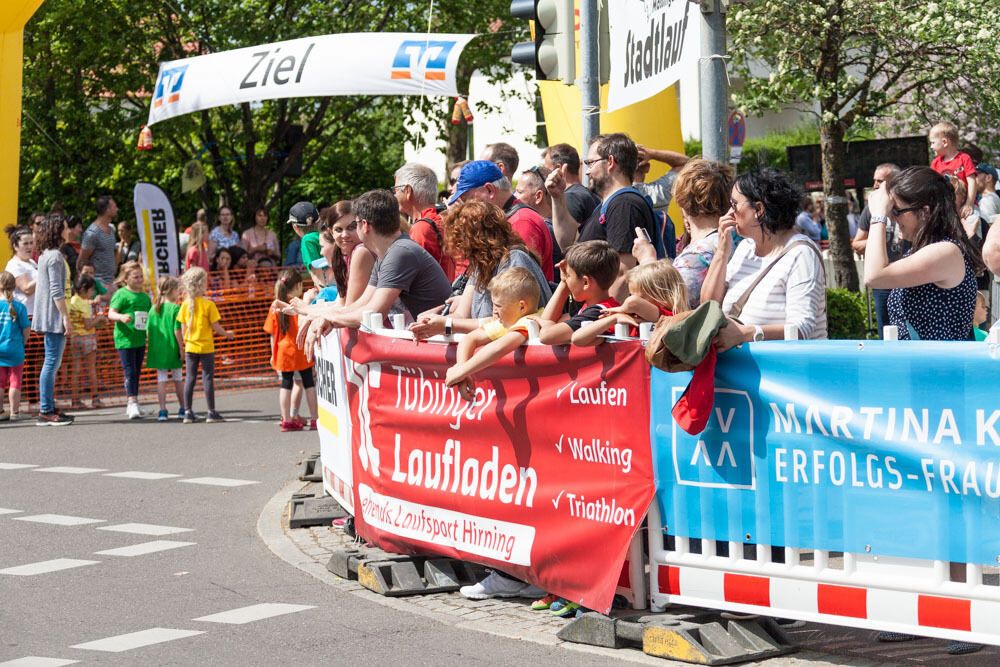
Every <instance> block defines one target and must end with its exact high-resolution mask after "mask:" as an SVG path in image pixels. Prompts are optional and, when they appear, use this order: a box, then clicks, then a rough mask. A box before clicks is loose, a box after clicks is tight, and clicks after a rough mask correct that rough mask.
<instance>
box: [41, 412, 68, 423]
mask: <svg viewBox="0 0 1000 667" xmlns="http://www.w3.org/2000/svg"><path fill="white" fill-rule="evenodd" d="M72 423H73V418H72V417H70V416H69V415H61V414H59V413H58V412H39V413H38V419H37V420H36V421H35V425H36V426H67V425H69V424H72Z"/></svg>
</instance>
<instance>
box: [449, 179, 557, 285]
mask: <svg viewBox="0 0 1000 667" xmlns="http://www.w3.org/2000/svg"><path fill="white" fill-rule="evenodd" d="M468 199H480V200H482V201H485V202H489V203H491V204H494V205H496V206H499V207H500V208H501V209H503V212H504V214H506V216H507V221H508V222H510V226H511V227H513V228H514V231H515V232H517V235H518V236H520V237H521V239H522V240H523V241H524V243H525V245H527V246H528V247H529V248H531V249H532V250H534V251H535V253H536V254H537V255H538V257H539V259H541V262H542V273H544V274H545V277H546V278H547V279H549V280H552V269H553V264H552V247H553V238H552V233H551V232H549V228H548V226H546V224H545V220H543V219H542V216H540V215H539V214H538V212H537V211H536V210H535V209H533V208H531V207H530V206H528V205H527V204H525V203H524V202H523V201H521V200H519V199H518V198H517V197H515V196H514V192H513V188H512V187H511V184H510V180H509V179H508V178H507V177H506V176H504V175H503V172H501V171H500V168H499V167H497V166H496V165H495V164H493V163H492V162H490V161H489V160H473V161H472V162H470V163H469V164H467V165H465V166H464V167H462V171H461V172H460V173H459V175H458V183H456V184H455V194H454V195H452V197H451V199H449V200H448V205H449V206H451V205H453V204H455V203H456V202H458V201H465V200H468Z"/></svg>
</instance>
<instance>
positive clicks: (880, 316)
mask: <svg viewBox="0 0 1000 667" xmlns="http://www.w3.org/2000/svg"><path fill="white" fill-rule="evenodd" d="M891 291H892V290H889V289H874V288H872V301H873V302H874V304H875V320H876V322H878V337H879V338H882V332H883V331H884V328H885V326H886V325H887V324H889V292H891Z"/></svg>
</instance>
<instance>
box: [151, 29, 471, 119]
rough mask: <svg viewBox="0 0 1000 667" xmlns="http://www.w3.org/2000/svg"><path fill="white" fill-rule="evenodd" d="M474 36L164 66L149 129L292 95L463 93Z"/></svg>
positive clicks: (273, 47)
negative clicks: (462, 63)
mask: <svg viewBox="0 0 1000 667" xmlns="http://www.w3.org/2000/svg"><path fill="white" fill-rule="evenodd" d="M473 37H475V35H450V34H444V35H416V34H410V33H398V32H378V33H342V34H338V35H320V36H317V37H303V38H301V39H292V40H289V41H286V42H275V43H274V44H264V45H262V46H251V47H247V48H244V49H234V50H232V51H222V52H220V53H213V54H210V55H206V56H195V57H193V58H184V59H183V60H172V61H170V62H165V63H160V72H159V74H158V75H157V77H156V87H155V89H154V93H153V101H152V104H151V105H150V107H149V121H148V122H147V123H146V124H147V125H152V124H153V123H157V122H159V121H161V120H166V119H167V118H173V117H174V116H180V115H183V114H187V113H191V112H193V111H200V110H202V109H211V108H212V107H219V106H224V105H227V104H240V103H242V102H253V101H256V100H270V99H279V98H287V97H327V96H330V95H457V94H458V88H457V83H456V80H455V69H456V67H457V65H458V58H459V56H460V55H461V53H462V49H464V48H465V45H466V44H468V43H469V40H471V39H472V38H473Z"/></svg>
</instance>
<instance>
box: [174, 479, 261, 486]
mask: <svg viewBox="0 0 1000 667" xmlns="http://www.w3.org/2000/svg"><path fill="white" fill-rule="evenodd" d="M177 481H178V482H181V483H183V484H205V485H208V486H244V485H246V484H260V482H254V481H250V480H246V479H229V478H228V477H192V478H190V479H179V480H177Z"/></svg>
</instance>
